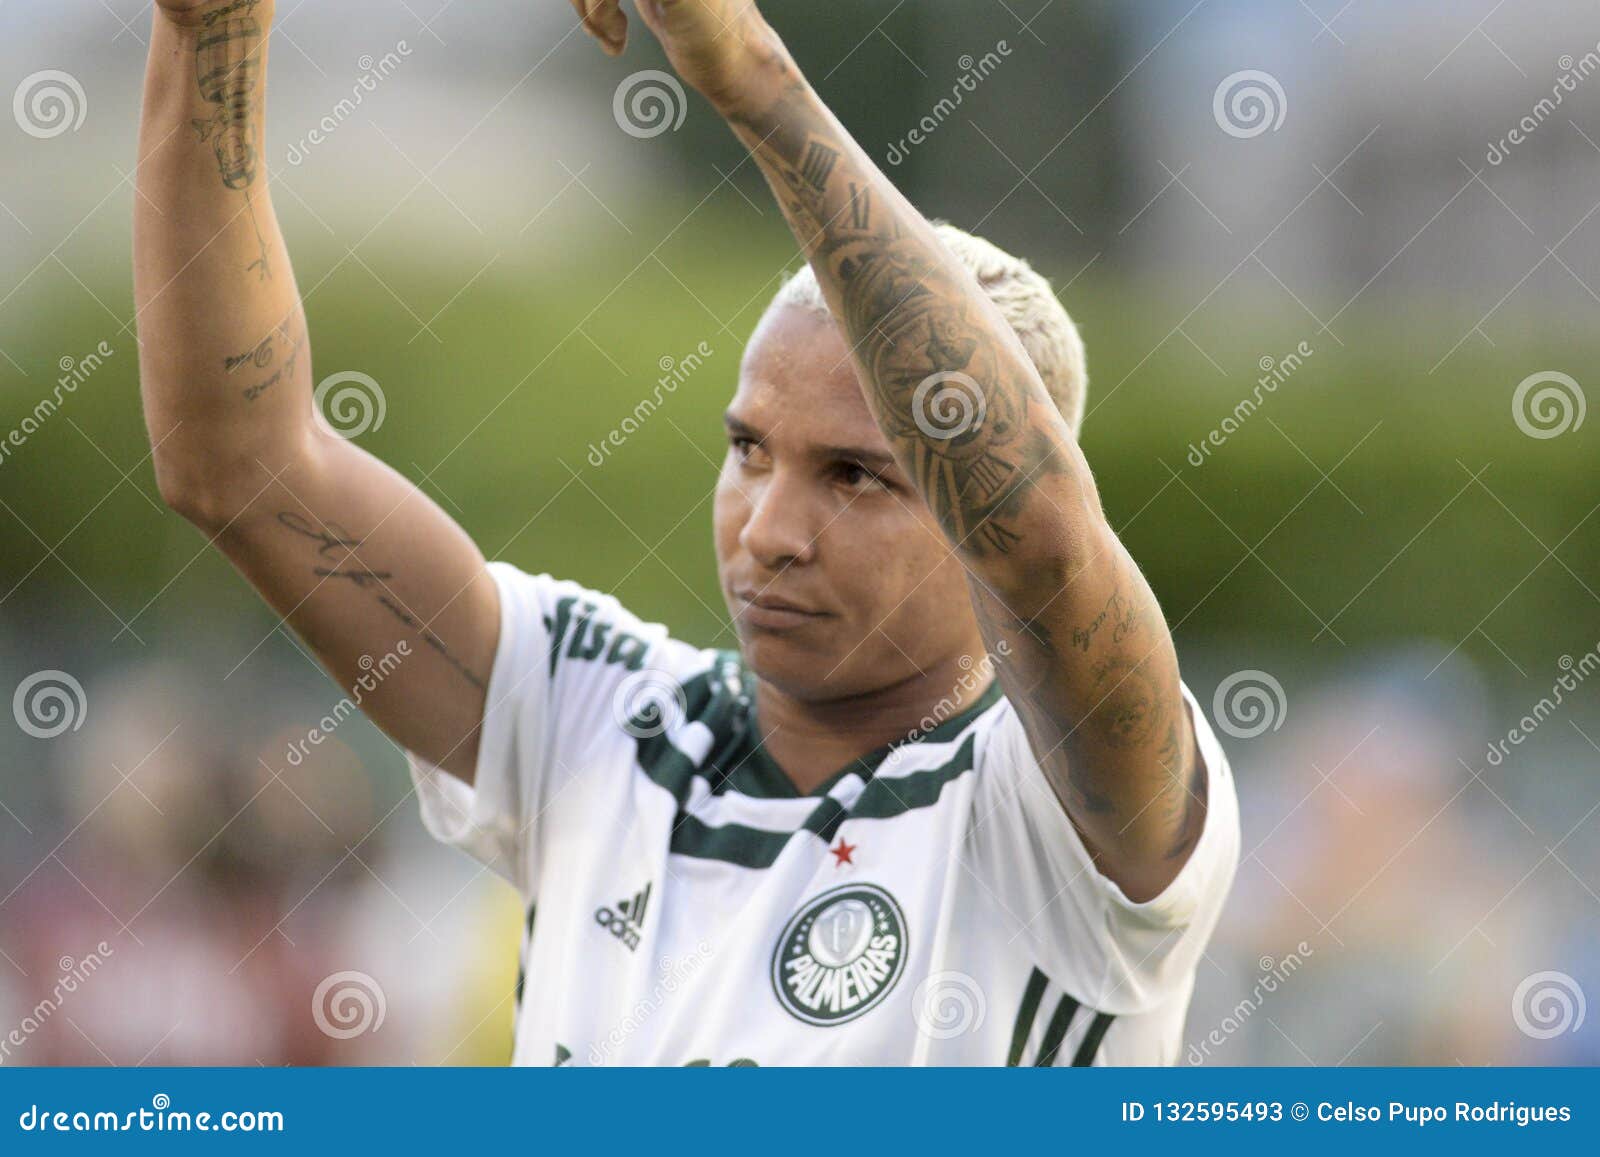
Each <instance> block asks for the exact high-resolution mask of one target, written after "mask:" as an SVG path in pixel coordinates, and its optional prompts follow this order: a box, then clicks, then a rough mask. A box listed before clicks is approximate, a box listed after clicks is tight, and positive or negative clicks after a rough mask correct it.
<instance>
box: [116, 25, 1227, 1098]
mask: <svg viewBox="0 0 1600 1157" xmlns="http://www.w3.org/2000/svg"><path fill="white" fill-rule="evenodd" d="M575 3H576V6H577V7H578V9H579V12H580V15H581V17H582V19H583V22H584V25H585V27H586V29H587V30H588V31H589V32H590V33H591V34H592V35H593V36H594V37H595V38H596V39H598V40H599V41H600V42H601V44H602V46H603V47H604V48H605V49H606V50H607V51H608V52H611V53H617V52H621V51H622V50H623V46H624V40H625V36H626V31H625V30H626V17H625V16H624V13H623V11H622V10H621V8H620V7H619V3H618V0H575ZM639 12H640V15H641V16H642V17H643V20H644V23H645V24H646V25H647V26H648V27H649V29H650V31H651V32H652V33H653V34H654V35H655V36H656V37H657V38H658V39H659V40H660V41H661V43H662V44H663V46H664V47H665V49H666V52H667V54H668V56H669V58H670V59H671V62H672V64H673V67H675V68H676V69H677V71H678V73H679V75H680V76H681V77H682V78H683V80H685V81H686V82H687V83H688V84H689V85H691V86H692V87H693V88H695V89H696V90H698V91H699V92H700V93H701V94H702V95H703V96H704V97H706V98H707V99H708V100H709V101H710V102H711V104H712V106H713V107H714V108H715V109H716V110H717V112H718V113H719V114H721V115H722V117H723V118H724V119H725V120H726V121H727V123H728V125H729V127H730V128H731V129H732V131H733V132H734V133H736V134H737V135H738V137H739V139H740V140H741V141H742V142H744V144H745V145H746V146H747V147H748V148H749V150H750V152H751V155H752V157H753V160H754V162H755V164H756V165H758V166H759V167H760V169H761V171H762V172H763V173H764V174H765V176H766V177H767V179H768V182H769V183H770V185H771V187H772V190H773V192H774V194H775V195H776V197H777V200H778V203H779V205H780V207H781V208H782V211H783V213H784V214H785V216H786V217H787V219H788V222H789V224H790V226H791V227H792V229H793V231H794V234H795V236H796V238H798V240H799V242H800V244H801V246H802V247H803V249H804V251H805V253H806V254H807V256H808V257H809V259H810V267H809V269H808V270H807V271H805V272H803V273H802V274H801V275H800V276H799V277H797V278H796V279H795V280H794V281H793V282H791V283H790V284H788V285H787V286H786V287H785V288H784V289H783V291H782V292H781V293H780V294H779V296H778V298H777V300H776V301H775V302H774V303H773V305H772V307H771V308H770V310H769V311H768V312H767V313H766V315H765V317H764V318H763V319H762V321H761V323H760V324H759V326H758V327H757V329H756V332H755V334H754V335H753V337H752V338H751V340H750V343H749V346H748V348H747V350H746V351H745V355H744V358H743V363H742V366H741V369H740V373H739V379H738V384H737V389H736V391H735V393H734V396H733V398H732V400H731V402H730V403H729V405H728V409H727V416H726V426H727V442H728V448H727V457H726V460H725V462H724V464H723V467H722V473H721V476H720V479H719V482H718V485H717V492H716V503H715V514H714V523H715V544H716V554H717V562H718V571H719V576H720V581H721V586H722V593H723V596H724V598H725V599H726V601H727V604H728V609H729V612H730V614H731V616H732V621H733V624H734V626H735V627H736V630H737V637H738V641H739V649H738V651H737V652H727V653H721V652H716V651H711V650H703V649H700V648H697V647H694V646H692V645H689V644H688V643H685V642H681V641H679V640H676V639H674V638H672V637H670V636H669V634H668V633H667V631H666V630H665V629H664V628H662V627H660V626H657V625H650V624H646V623H642V622H640V621H639V620H638V619H636V618H635V617H634V616H632V615H631V614H629V612H628V611H627V610H626V609H625V608H623V607H622V606H620V605H618V603H617V601H616V600H615V599H613V598H611V597H609V596H607V595H604V594H599V593H596V592H593V591H589V590H585V589H583V588H581V587H580V586H578V585H576V584H574V583H572V582H568V581H561V580H559V579H556V578H551V577H549V576H546V575H538V576H534V575H529V574H525V573H522V572H521V571H518V570H516V569H514V568H512V567H510V566H507V565H504V564H499V563H496V564H492V565H486V564H485V561H484V559H483V557H482V555H481V554H480V553H479V551H478V549H477V548H476V547H475V546H474V545H473V543H472V540H471V539H470V538H469V537H468V536H467V535H466V534H465V533H463V531H462V530H461V529H460V528H459V527H458V526H456V525H455V523H454V522H452V520H451V519H450V518H449V517H448V516H447V515H446V514H445V513H444V512H443V511H441V510H440V509H439V508H438V507H437V506H435V505H434V504H433V503H432V502H430V501H429V500H428V499H427V498H426V497H424V496H423V494H422V493H421V492H420V491H418V490H417V489H416V487H414V486H412V485H411V484H410V483H409V482H407V481H406V480H405V479H404V478H403V477H401V476H400V475H399V474H397V473H396V472H395V471H393V470H391V469H389V468H388V467H387V466H385V465H384V464H382V463H381V462H378V461H376V460H374V459H373V458H372V457H371V456H369V455H368V454H366V453H365V452H364V451H362V450H361V449H360V448H359V447H357V446H355V445H353V444H352V443H350V442H348V441H345V440H342V439H341V438H339V437H337V436H335V435H334V434H333V433H332V432H331V431H330V430H328V429H327V428H325V427H324V426H323V425H321V424H319V422H318V421H317V420H316V419H315V417H314V413H313V397H312V394H313V390H312V381H313V378H312V372H311V351H310V346H309V344H308V336H307V332H306V322H305V317H304V313H303V311H302V307H301V303H300V300H299V297H298V295H297V292H296V289H295V283H294V278H293V274H292V272H291V270H290V265H289V259H288V256H287V254H286V252H285V249H284V243H283V238H282V236H281V234H280V232H279V229H278V225H277V222H276V220H275V218H274V216H273V211H272V201H271V196H270V188H269V184H268V179H267V176H268V175H267V165H266V159H265V150H264V146H263V139H264V130H263V115H264V114H263V110H264V106H265V91H266V65H267V56H268V40H269V34H270V30H271V24H272V19H273V15H274V13H273V3H272V0H160V4H159V9H158V11H157V14H156V19H155V31H154V38H153V40H152V43H151V50H150V66H149V75H148V79H147V86H146V91H145V98H144V114H143V126H142V147H141V159H140V165H139V179H138V185H139V197H138V198H137V201H136V212H137V221H136V235H135V248H136V278H137V286H136V289H137V298H138V306H139V318H140V326H141V330H142V339H143V340H142V344H141V370H142V375H143V391H144V402H145V412H146V418H147V421H148V424H149V429H150V435H151V438H152V442H153V444H154V446H155V463H156V469H157V474H158V477H159V482H160V487H161V492H162V494H163V495H164V496H165V498H166V500H167V501H168V502H169V503H170V504H171V505H172V506H173V507H174V508H175V509H176V510H177V511H178V512H180V513H181V514H182V515H183V516H185V517H186V518H188V519H189V520H190V521H192V522H193V523H194V524H195V525H196V526H197V527H199V528H200V530H201V531H202V532H203V533H205V534H206V535H207V536H209V537H210V539H211V541H212V542H214V543H215V545H216V546H217V547H218V549H220V550H222V551H223V552H224V553H225V554H226V555H227V556H228V558H230V559H231V560H232V561H233V563H234V564H235V566H237V567H238V569H239V570H240V571H242V572H243V573H244V575H245V576H246V577H247V578H248V579H249V580H250V581H251V582H252V583H254V584H255V586H256V588H257V589H258V590H259V591H260V592H261V594H262V596H263V597H264V598H265V599H266V600H267V602H268V603H270V604H271V605H272V606H273V607H274V608H275V609H276V611H277V612H278V613H280V614H281V615H283V617H284V619H285V620H286V621H287V622H288V623H289V624H290V625H291V626H292V627H293V628H294V629H295V630H296V631H297V632H299V634H300V635H301V637H302V638H304V639H305V641H306V642H307V644H308V645H309V646H310V647H311V648H312V649H313V650H314V651H315V652H316V654H317V655H318V656H319V657H320V659H321V661H322V662H323V663H324V664H325V665H326V666H327V668H328V670H329V671H330V672H331V673H332V675H333V677H334V678H335V679H337V680H339V681H340V682H341V683H343V684H344V685H345V686H347V687H350V686H354V685H355V684H356V683H357V682H358V681H359V680H361V679H362V678H363V675H364V674H365V670H364V666H363V659H364V657H370V656H374V655H379V654H386V653H390V652H393V651H395V649H396V647H397V646H398V645H399V644H400V643H402V642H409V644H411V646H410V648H409V657H408V658H406V659H405V660H404V661H403V662H402V663H400V664H399V665H398V666H397V667H396V668H395V669H393V670H392V671H390V672H388V674H387V675H386V677H385V678H384V679H383V680H382V681H381V682H377V683H376V685H375V686H372V687H370V688H366V689H364V697H363V702H364V706H365V709H366V710H367V712H368V713H369V714H370V715H371V717H372V718H373V720H374V721H375V722H376V723H377V724H378V726H380V727H382V728H383V729H384V730H385V731H386V732H387V733H388V734H389V735H391V736H392V737H393V738H394V739H395V741H396V742H397V743H399V744H400V745H401V746H403V747H404V748H406V749H407V750H408V751H409V752H410V753H411V754H412V772H413V776H414V778H415V782H416V788H417V793H418V795H419V797H420V799H421V804H422V810H423V817H424V820H425V822H426V823H427V825H428V827H429V829H430V830H431V831H432V832H433V833H434V834H435V835H437V836H438V837H440V838H441V839H443V840H445V841H447V842H449V843H451V844H454V845H457V846H459V847H461V848H464V849H466V850H467V851H468V852H469V853H471V854H472V855H473V856H475V857H478V858H479V859H481V860H482V861H483V862H484V863H485V864H488V865H489V866H491V867H492V868H493V869H494V870H495V871H497V872H499V873H500V874H502V875H503V876H504V877H505V878H506V879H508V880H510V881H511V882H512V883H513V884H514V885H515V886H516V887H517V888H518V889H519V890H520V891H521V893H522V896H523V898H524V901H525V903H526V907H527V912H528V922H527V923H528V930H527V933H526V937H525V940H524V943H523V949H522V953H523V966H524V972H525V976H524V982H523V984H522V985H521V986H520V994H519V1000H518V1007H517V1013H516V1029H517V1032H516V1048H515V1056H514V1060H515V1062H516V1063H519V1064H541V1065H548V1064H600V1063H621V1064H671V1065H683V1064H699V1065H706V1064H710V1065H729V1064H763V1065H766V1064H867V1065H879V1064H883V1065H901V1064H985V1065H998V1064H1013V1065H1016V1064H1024V1065H1063V1066H1065V1065H1089V1064H1157V1063H1169V1062H1172V1061H1174V1060H1175V1059H1176V1058H1177V1057H1178V1055H1179V1052H1180V1038H1181V1034H1182V1027H1183V1019H1184V1013H1185V1010H1186V1008H1187V1005H1188V1002H1189V997H1190V993H1191V991H1192V989H1193V985H1194V980H1195V970H1196V964H1197V962H1198V960H1199V959H1200V956H1201V953H1202V951H1203V949H1204V946H1205V943H1206V940H1207V938H1208V937H1209V936H1210V934H1211V931H1212V928H1213V927H1214V925H1215V922H1216V919H1217V915H1218V911H1219V909H1220V908H1221V905H1222V902H1223V899H1224V896H1225V895H1226V893H1227V891H1228V887H1229V885H1230V883H1231V880H1232V877H1233V872H1234V869H1235V865H1236V862H1237V857H1238V846H1239V836H1238V812H1237V804H1236V801H1235V797H1234V789H1233V783H1232V779H1231V776H1230V773H1229V770H1228V765H1227V762H1226V760H1225V759H1224V756H1223V753H1222V751H1221V749H1220V747H1219V746H1218V743H1217V741H1216V738H1215V737H1214V736H1213V734H1212V732H1211V730H1210V728H1209V726H1208V725H1207V723H1206V721H1205V718H1204V716H1203V714H1202V713H1201V711H1200V709H1199V707H1198V706H1197V705H1196V703H1195V701H1194V699H1193V697H1192V696H1191V695H1190V694H1189V693H1188V691H1187V690H1186V689H1185V687H1184V686H1183V684H1182V683H1181V682H1180V681H1179V675H1178V662H1177V657H1176V654H1175V651H1174V647H1173V641H1172V638H1171V635H1170V633H1169V631H1168V628H1167V626H1166V623H1165V622H1164V620H1163V618H1162V614H1161V610H1160V608H1159V607H1158V606H1157V604H1156V600H1155V597H1154V596H1153V594H1152V593H1151V591H1150V588H1149V587H1148V585H1147V584H1146V582H1145V580H1144V578H1143V577H1142V576H1141V574H1140V572H1139V570H1138V568H1137V567H1136V566H1135V564H1134V562H1133V560H1132V559H1131V558H1130V557H1129V556H1128V554H1127V552H1126V551H1125V550H1124V549H1123V547H1122V545H1121V543H1120V542H1119V541H1118V540H1117V537H1116V535H1115V534H1114V533H1113V531H1112V529H1111V527H1110V525H1109V524H1108V523H1107V521H1106V516H1105V514H1104V512H1103V510H1102V509H1101V506H1100V501H1099V498H1098V497H1097V495H1096V491H1095V486H1094V481H1093V479H1092V477H1091V476H1090V472H1089V468H1088V465H1087V464H1086V462H1085V461H1084V457H1083V454H1082V452H1081V451H1080V449H1079V447H1078V444H1077V441H1076V430H1077V426H1078V423H1079V421H1080V420H1081V418H1082V413H1083V403H1084V390H1085V371H1084V365H1083V352H1082V347H1081V344H1080V342H1079V340H1078V337H1077V334H1076V333H1075V331H1074V329H1073V326H1072V323H1071V321H1070V320H1069V319H1068V317H1067V315H1066V313H1065V312H1064V311H1063V310H1062V309H1061V307H1060V305H1059V304H1058V303H1057V302H1056V300H1055V298H1054V296H1053V295H1052V294H1051V292H1050V290H1049V288H1048V286H1047V285H1046V284H1045V283H1044V282H1043V280H1042V279H1041V278H1040V277H1038V275H1036V274H1034V273H1033V272H1032V271H1031V270H1030V269H1029V268H1028V266H1027V265H1025V264H1024V263H1022V262H1020V261H1017V260H1015V259H1013V258H1010V257H1008V256H1006V255H1005V254H1003V253H1001V252H1000V251H999V250H997V249H995V248H994V247H993V246H990V245H988V244H986V243H984V242H981V241H978V240H976V239H974V238H970V237H968V236H966V235H965V234H961V233H959V232H957V231H955V230H952V229H949V228H943V227H936V226H934V225H933V224H931V223H929V222H928V221H926V220H924V219H923V217H922V216H920V215H919V214H918V212H917V211H916V209H914V208H913V207H912V206H911V205H910V204H909V203H908V202H907V201H906V199H905V198H904V197H903V196H901V195H900V193H899V192H897V191H896V190H895V188H894V186H893V185H892V184H891V183H890V181H889V180H888V179H887V178H886V177H885V176H884V175H883V174H882V173H881V172H880V171H879V170H878V168H877V167H876V166H875V165H874V164H873V162H872V160H871V159H870V158H869V157H868V156H867V154H866V153H865V152H863V151H862V150H861V148H859V147H858V146H857V145H856V143H855V142H854V141H853V140H852V139H851V138H850V136H849V134H848V133H847V132H846V131H845V130H844V128H843V127H842V126H841V125H840V124H839V122H838V121H837V120H836V119H835V118H834V117H833V116H832V114H831V113H830V112H829V111H828V109H827V108H826V107H825V106H824V105H823V103H822V102H821V100H819V99H818V97H817V94H816V93H815V92H814V91H813V90H812V89H811V88H810V86H809V85H808V84H807V83H806V81H805V79H804V77H803V76H802V74H801V72H800V70H799V68H798V66H797V65H796V63H795V61H794V60H793V59H792V58H791V57H790V55H789V53H788V52H787V51H786V49H785V47H784V45H783V44H782V42H781V41H780V40H779V38H778V37H777V35H776V34H775V33H774V31H773V30H772V28H771V27H770V26H769V25H768V24H767V23H766V22H765V21H764V19H763V18H762V16H761V15H760V13H759V12H758V11H757V10H756V8H755V7H754V5H753V4H751V3H750V2H749V0H639ZM424 386H425V383H416V388H424ZM548 388H570V383H568V384H564V385H560V386H555V385H552V386H550V387H548ZM558 562H559V560H556V559H552V560H551V563H552V565H554V564H556V563H558ZM366 662H367V663H370V662H371V659H370V658H366ZM367 682H368V683H369V684H370V683H373V682H374V681H373V680H371V679H368V680H367Z"/></svg>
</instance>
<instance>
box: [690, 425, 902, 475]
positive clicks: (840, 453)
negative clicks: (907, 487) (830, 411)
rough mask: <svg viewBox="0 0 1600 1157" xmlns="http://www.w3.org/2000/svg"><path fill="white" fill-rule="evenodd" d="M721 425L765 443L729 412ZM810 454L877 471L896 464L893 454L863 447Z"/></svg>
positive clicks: (815, 450) (813, 450) (827, 448)
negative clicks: (856, 464) (857, 464)
mask: <svg viewBox="0 0 1600 1157" xmlns="http://www.w3.org/2000/svg"><path fill="white" fill-rule="evenodd" d="M722 424H723V425H724V426H726V427H727V429H728V433H729V434H731V435H732V436H734V437H736V438H748V439H749V440H750V441H752V442H754V443H755V444H756V445H758V446H759V445H761V443H763V442H764V441H766V435H764V434H762V433H761V432H760V431H759V430H757V429H756V428H755V427H754V426H751V425H750V424H749V423H747V422H743V421H741V420H740V419H738V418H736V417H734V415H733V414H732V413H731V412H729V413H726V414H723V415H722ZM811 453H812V454H814V455H815V456H817V457H819V458H831V459H844V460H846V461H850V462H859V463H860V464H861V465H863V466H866V467H868V468H870V469H873V470H878V471H882V470H887V469H889V468H890V467H891V466H894V465H895V464H896V463H895V457H894V455H893V454H890V453H887V452H885V451H883V450H872V449H868V448H867V447H865V446H832V445H830V446H813V447H812V448H811Z"/></svg>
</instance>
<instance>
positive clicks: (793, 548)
mask: <svg viewBox="0 0 1600 1157" xmlns="http://www.w3.org/2000/svg"><path fill="white" fill-rule="evenodd" d="M741 490H742V491H743V492H744V494H745V500H746V502H747V503H748V504H749V516H748V517H747V518H746V519H745V523H744V527H743V529H742V530H740V531H739V545H740V546H742V547H744V549H745V550H746V551H747V552H748V553H749V554H750V556H751V557H752V558H754V559H755V560H756V561H757V562H758V563H760V564H761V565H762V566H763V567H765V568H766V569H768V570H773V571H776V570H782V569H783V568H785V567H789V566H794V565H796V564H801V565H803V564H805V563H808V562H810V561H811V560H812V559H813V558H815V557H816V553H817V536H818V535H820V534H821V532H822V526H821V524H820V522H819V520H818V517H817V505H816V503H815V502H814V501H812V497H811V496H810V495H809V494H808V493H807V487H806V485H805V483H804V481H803V480H802V479H800V478H797V477H795V476H794V474H793V473H792V472H791V471H787V470H784V469H782V468H779V469H776V470H773V471H771V472H770V473H768V474H766V475H765V476H763V477H761V478H759V479H751V480H749V483H747V484H746V485H744V486H742V487H741Z"/></svg>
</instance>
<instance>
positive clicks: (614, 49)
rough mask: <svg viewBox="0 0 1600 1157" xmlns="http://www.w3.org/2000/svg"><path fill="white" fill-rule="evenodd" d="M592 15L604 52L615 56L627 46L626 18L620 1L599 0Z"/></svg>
mask: <svg viewBox="0 0 1600 1157" xmlns="http://www.w3.org/2000/svg"><path fill="white" fill-rule="evenodd" d="M593 15H594V19H595V23H596V25H597V26H598V27H599V29H600V36H601V40H602V42H603V43H604V44H605V46H606V51H608V52H610V53H611V54H612V55H616V54H617V53H620V52H621V51H622V50H623V49H624V48H626V47H627V46H628V16H627V14H626V13H625V12H623V10H622V0H599V2H598V3H597V4H596V5H595V8H594V12H593Z"/></svg>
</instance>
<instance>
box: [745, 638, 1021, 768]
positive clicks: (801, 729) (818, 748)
mask: <svg viewBox="0 0 1600 1157" xmlns="http://www.w3.org/2000/svg"><path fill="white" fill-rule="evenodd" d="M977 653H978V654H982V649H981V648H980V649H979V650H978V652H977ZM963 659H965V660H966V665H965V666H963V665H962V660H963ZM993 681H994V673H993V672H992V671H990V670H989V669H988V668H987V665H986V664H981V663H980V664H976V665H975V664H974V663H973V662H972V658H971V655H970V654H962V655H960V656H952V657H951V658H949V659H948V660H945V661H944V662H942V663H940V664H938V665H937V666H935V667H933V668H932V669H930V670H928V671H926V672H923V673H920V674H914V675H912V676H911V677H910V678H908V679H905V680H902V681H901V682H899V683H895V684H892V685H890V686H888V687H883V688H880V689H878V690H875V691H871V692H867V693H865V694H862V695H852V696H850V697H849V698H846V699H833V700H828V701H826V702H815V701H808V700H803V699H797V698H795V697H794V696H792V695H789V694H787V693H786V692H784V691H782V690H781V689H779V688H778V687H775V686H773V685H772V684H771V683H768V682H767V681H766V680H765V679H758V680H757V683H756V712H757V719H758V720H759V721H760V727H761V733H762V743H763V744H764V745H765V747H766V749H767V752H768V754H769V755H771V756H772V758H773V759H774V760H775V761H776V762H777V764H778V766H779V767H781V768H783V770H784V771H785V772H786V773H787V774H788V776H789V778H790V779H791V780H792V781H793V782H794V785H795V790H797V791H799V792H801V793H802V794H804V793H807V792H810V791H812V790H814V789H815V788H816V787H817V786H818V785H819V784H821V783H823V782H825V781H826V780H827V778H828V777H829V776H830V775H832V774H833V773H834V772H836V771H838V770H839V769H840V768H841V767H843V766H845V765H846V764H847V763H849V762H851V761H852V760H855V759H860V758H861V757H862V756H864V755H866V754H868V753H869V752H873V751H876V750H877V749H878V748H880V747H883V746H885V745H887V744H890V743H894V742H896V741H898V740H903V739H906V738H908V737H910V736H913V735H915V734H917V733H918V732H920V731H921V730H922V728H923V727H924V726H925V725H926V724H927V722H928V721H929V717H930V716H931V715H932V713H933V710H934V707H935V705H936V704H938V703H939V702H940V701H942V700H948V701H949V702H951V703H954V704H955V705H956V711H958V712H959V711H964V710H966V709H967V708H968V707H970V706H972V704H973V703H975V702H977V701H978V699H979V698H980V697H981V696H982V695H983V694H984V692H986V691H988V689H989V685H990V683H992V682H993ZM969 684H970V687H969Z"/></svg>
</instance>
